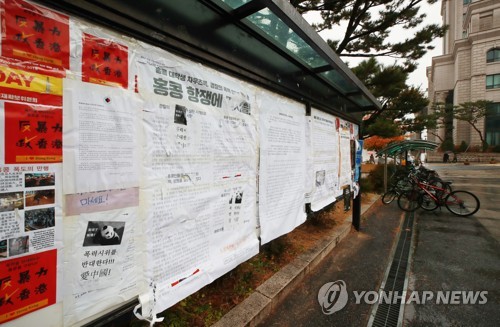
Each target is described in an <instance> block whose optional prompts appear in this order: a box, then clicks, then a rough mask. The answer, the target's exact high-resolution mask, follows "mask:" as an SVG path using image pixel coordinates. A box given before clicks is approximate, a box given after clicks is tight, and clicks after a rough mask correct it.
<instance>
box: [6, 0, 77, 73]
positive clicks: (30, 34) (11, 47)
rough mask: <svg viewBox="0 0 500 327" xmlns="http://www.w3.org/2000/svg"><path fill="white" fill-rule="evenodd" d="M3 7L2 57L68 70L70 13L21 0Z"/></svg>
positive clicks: (8, 2)
mask: <svg viewBox="0 0 500 327" xmlns="http://www.w3.org/2000/svg"><path fill="white" fill-rule="evenodd" d="M2 8H3V9H2V27H3V30H2V56H4V57H10V58H17V59H21V60H26V61H37V62H43V63H45V64H48V65H51V66H54V67H63V68H66V69H69V25H68V22H69V20H68V17H67V16H64V15H61V14H58V13H56V12H54V11H51V10H49V9H46V8H43V7H39V6H36V5H33V4H29V3H26V2H24V1H21V0H3V1H2Z"/></svg>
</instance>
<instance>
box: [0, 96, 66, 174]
mask: <svg viewBox="0 0 500 327" xmlns="http://www.w3.org/2000/svg"><path fill="white" fill-rule="evenodd" d="M4 116H5V147H4V149H5V154H4V155H5V163H7V164H18V163H30V164H33V163H55V162H62V108H61V107H46V106H43V107H42V106H31V105H25V104H20V103H13V102H5V103H4Z"/></svg>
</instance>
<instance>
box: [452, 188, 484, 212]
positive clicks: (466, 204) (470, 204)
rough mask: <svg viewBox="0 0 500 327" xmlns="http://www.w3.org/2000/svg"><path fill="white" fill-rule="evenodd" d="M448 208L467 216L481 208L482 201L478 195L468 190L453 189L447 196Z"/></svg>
mask: <svg viewBox="0 0 500 327" xmlns="http://www.w3.org/2000/svg"><path fill="white" fill-rule="evenodd" d="M444 204H445V205H446V208H447V209H448V210H449V211H450V212H451V213H453V214H455V215H457V216H462V217H467V216H470V215H473V214H475V213H476V212H477V211H478V210H479V206H480V202H479V199H478V198H477V196H475V195H474V194H472V193H471V192H467V191H453V192H451V193H450V194H448V196H447V197H446V199H445V201H444Z"/></svg>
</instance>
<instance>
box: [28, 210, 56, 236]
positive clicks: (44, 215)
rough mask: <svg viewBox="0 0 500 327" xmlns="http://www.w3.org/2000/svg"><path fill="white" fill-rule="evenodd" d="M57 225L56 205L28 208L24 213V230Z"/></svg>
mask: <svg viewBox="0 0 500 327" xmlns="http://www.w3.org/2000/svg"><path fill="white" fill-rule="evenodd" d="M55 225H56V220H55V210H54V207H51V208H43V209H35V210H26V212H25V213H24V230H25V231H26V232H29V231H32V230H38V229H44V228H49V227H54V226H55Z"/></svg>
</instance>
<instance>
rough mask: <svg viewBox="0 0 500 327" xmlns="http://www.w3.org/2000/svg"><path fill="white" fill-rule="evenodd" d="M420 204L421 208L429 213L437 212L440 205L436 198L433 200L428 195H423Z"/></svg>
mask: <svg viewBox="0 0 500 327" xmlns="http://www.w3.org/2000/svg"><path fill="white" fill-rule="evenodd" d="M418 203H419V204H420V208H422V209H424V210H427V211H433V210H436V209H437V207H439V205H438V204H437V203H436V201H434V198H432V197H431V196H430V195H429V194H427V193H423V194H422V195H421V196H420V199H419V200H418Z"/></svg>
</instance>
